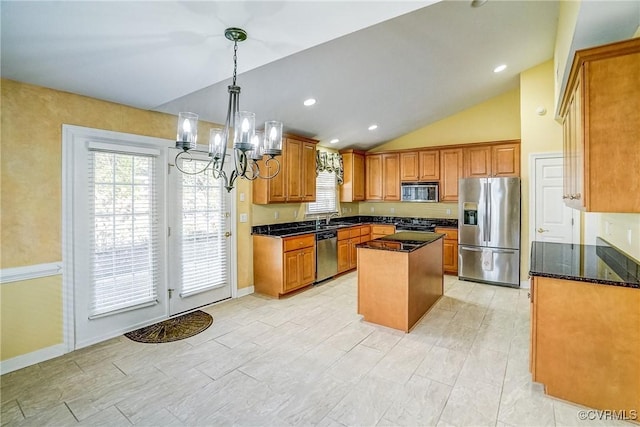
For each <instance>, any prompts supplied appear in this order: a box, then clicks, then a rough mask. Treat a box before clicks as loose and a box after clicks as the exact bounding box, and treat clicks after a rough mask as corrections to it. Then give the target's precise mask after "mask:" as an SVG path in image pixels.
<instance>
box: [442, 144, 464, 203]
mask: <svg viewBox="0 0 640 427" xmlns="http://www.w3.org/2000/svg"><path fill="white" fill-rule="evenodd" d="M460 178H462V148H449V149H444V150H440V201H441V202H457V201H458V179H460Z"/></svg>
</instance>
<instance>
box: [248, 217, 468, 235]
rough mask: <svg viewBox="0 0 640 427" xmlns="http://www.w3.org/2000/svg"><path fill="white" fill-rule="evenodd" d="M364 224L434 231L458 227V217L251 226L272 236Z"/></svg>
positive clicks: (255, 231) (254, 231)
mask: <svg viewBox="0 0 640 427" xmlns="http://www.w3.org/2000/svg"><path fill="white" fill-rule="evenodd" d="M363 224H389V225H395V226H396V230H397V231H402V230H410V231H425V232H433V231H434V230H435V228H436V227H449V228H458V220H457V219H448V218H404V217H393V216H368V215H358V216H349V217H338V218H333V219H332V220H331V221H330V222H329V224H326V222H325V220H324V219H322V220H320V221H319V222H317V221H298V222H288V223H283V224H269V225H256V226H254V227H252V228H251V234H256V235H262V236H272V237H290V236H297V235H302V234H310V233H316V232H319V231H325V230H336V229H340V228H345V227H353V226H356V225H363Z"/></svg>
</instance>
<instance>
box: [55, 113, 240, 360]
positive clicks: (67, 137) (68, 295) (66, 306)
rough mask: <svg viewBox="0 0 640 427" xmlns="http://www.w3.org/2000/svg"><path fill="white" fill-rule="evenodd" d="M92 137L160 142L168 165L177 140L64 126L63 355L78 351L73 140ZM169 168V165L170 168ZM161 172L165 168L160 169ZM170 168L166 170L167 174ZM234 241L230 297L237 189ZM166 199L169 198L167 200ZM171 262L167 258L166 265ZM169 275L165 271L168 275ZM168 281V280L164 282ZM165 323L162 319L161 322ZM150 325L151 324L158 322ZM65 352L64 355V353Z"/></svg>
mask: <svg viewBox="0 0 640 427" xmlns="http://www.w3.org/2000/svg"><path fill="white" fill-rule="evenodd" d="M87 135H90V136H92V137H95V138H98V139H100V138H101V137H102V138H104V137H105V136H106V137H110V138H114V139H122V138H132V137H133V138H137V139H140V140H144V141H154V142H158V143H159V145H158V149H159V150H160V151H161V152H162V154H161V158H163V159H165V160H167V161H168V162H172V161H173V157H172V156H173V154H172V153H173V151H171V150H170V148H172V146H173V144H174V141H171V140H167V139H163V138H157V137H152V136H145V135H136V134H131V133H126V132H116V131H109V130H103V129H94V128H88V127H84V126H76V125H68V124H63V125H62V171H61V178H62V196H61V202H62V206H61V207H62V217H61V218H62V224H61V229H62V236H61V241H62V248H61V256H62V339H63V341H62V346H63V348H64V350H65V351H64V353H70V352H72V351H74V350H76V347H75V346H76V334H75V305H74V304H75V298H74V248H73V232H74V228H73V224H74V217H73V200H74V199H73V187H74V172H75V168H74V138H75V137H78V136H87ZM167 167H168V166H167ZM160 170H162V168H160ZM166 170H167V169H165V171H166ZM166 174H167V172H165V177H164V178H163V179H168V178H167V177H166ZM165 188H166V191H168V186H165ZM230 198H231V200H230V202H231V209H230V212H231V218H232V220H231V224H230V225H231V237H232V238H231V239H230V251H231V256H230V259H229V262H230V264H231V266H230V271H229V279H230V280H231V298H237V297H238V280H237V278H238V274H237V268H238V263H237V257H238V253H237V248H238V246H237V235H236V231H237V224H236V223H237V214H236V212H237V200H236V189H235V188H234V189H233V190H232V193H231V197H230ZM165 200H166V197H165ZM160 210H161V212H162V216H163V217H164V218H166V217H167V208H166V206H162V207H160ZM167 254H168V251H165V258H168V255H167ZM167 261H168V260H166V259H165V262H167ZM165 275H166V272H165ZM166 280H167V278H166V277H165V281H166ZM164 318H165V319H167V318H169V305H168V304H167V306H166V312H165V316H164ZM161 320H162V319H161ZM156 321H157V319H156V320H154V321H153V322H149V324H152V323H154V322H156ZM64 353H63V354H64Z"/></svg>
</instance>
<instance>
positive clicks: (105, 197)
mask: <svg viewBox="0 0 640 427" xmlns="http://www.w3.org/2000/svg"><path fill="white" fill-rule="evenodd" d="M156 162H157V160H156V158H155V157H154V156H152V155H150V154H148V153H140V154H130V153H122V152H116V151H115V150H114V151H104V150H97V149H95V148H94V149H93V150H92V151H90V152H89V186H88V187H89V192H90V194H89V205H90V209H89V213H90V220H89V221H90V227H91V233H90V235H89V236H88V237H89V239H90V245H89V247H90V254H89V257H90V271H91V279H92V280H91V287H92V291H91V308H90V317H91V316H100V315H104V314H106V313H112V312H119V311H122V310H126V309H129V308H132V307H138V306H140V305H145V304H150V303H155V302H156V301H157V287H158V280H159V271H158V250H159V247H158V246H159V238H158V237H159V230H158V206H157V194H156V191H157V188H156V187H157V182H156V168H157V166H156Z"/></svg>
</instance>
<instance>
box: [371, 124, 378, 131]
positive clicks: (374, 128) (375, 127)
mask: <svg viewBox="0 0 640 427" xmlns="http://www.w3.org/2000/svg"><path fill="white" fill-rule="evenodd" d="M376 129H378V125H371V126H369V130H376Z"/></svg>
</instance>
